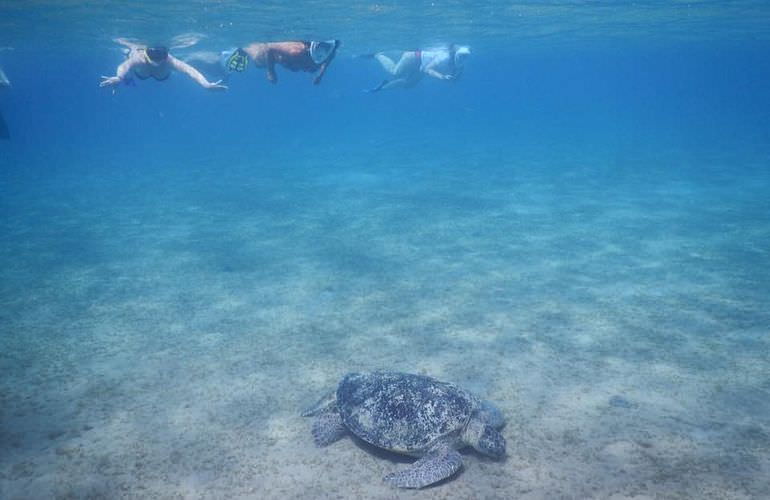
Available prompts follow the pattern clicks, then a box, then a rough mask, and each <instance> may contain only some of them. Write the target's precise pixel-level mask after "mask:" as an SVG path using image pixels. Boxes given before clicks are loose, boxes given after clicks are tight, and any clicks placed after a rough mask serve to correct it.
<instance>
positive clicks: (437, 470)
mask: <svg viewBox="0 0 770 500" xmlns="http://www.w3.org/2000/svg"><path fill="white" fill-rule="evenodd" d="M462 466H463V457H462V455H460V454H459V453H458V452H457V450H454V449H452V448H449V447H448V446H442V447H440V448H438V449H436V450H434V451H432V452H430V453H428V454H427V455H425V456H424V457H422V458H421V459H419V460H418V461H416V462H415V463H413V464H412V466H411V467H409V468H408V469H405V470H402V471H401V472H394V473H392V474H388V475H387V476H385V478H384V481H385V482H386V483H388V484H390V485H391V486H398V487H399V488H424V487H425V486H428V485H430V484H433V483H436V482H438V481H441V480H442V479H446V478H448V477H449V476H451V475H452V474H454V473H455V472H457V471H458V470H460V468H461V467H462Z"/></svg>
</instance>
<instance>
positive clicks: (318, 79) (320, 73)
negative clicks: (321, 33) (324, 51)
mask: <svg viewBox="0 0 770 500" xmlns="http://www.w3.org/2000/svg"><path fill="white" fill-rule="evenodd" d="M338 45H339V42H335V46H334V52H332V55H330V56H329V59H327V60H326V61H324V62H323V64H321V69H320V71H318V75H316V77H315V78H314V79H313V85H318V84H319V83H321V78H323V77H324V73H326V68H328V67H329V65H330V64H331V63H332V61H333V60H334V57H335V56H336V55H337V46H338Z"/></svg>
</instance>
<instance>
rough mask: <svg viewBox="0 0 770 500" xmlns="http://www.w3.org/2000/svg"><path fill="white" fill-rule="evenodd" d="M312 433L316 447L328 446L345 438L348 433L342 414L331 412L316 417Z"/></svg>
mask: <svg viewBox="0 0 770 500" xmlns="http://www.w3.org/2000/svg"><path fill="white" fill-rule="evenodd" d="M312 432H313V441H315V444H316V446H327V445H330V444H332V443H333V442H335V441H337V440H338V439H340V438H341V437H342V436H344V435H345V432H346V431H345V426H344V425H342V417H340V414H339V413H337V412H336V411H333V412H331V411H330V412H327V413H321V414H320V415H318V416H317V417H316V419H315V422H313V431H312Z"/></svg>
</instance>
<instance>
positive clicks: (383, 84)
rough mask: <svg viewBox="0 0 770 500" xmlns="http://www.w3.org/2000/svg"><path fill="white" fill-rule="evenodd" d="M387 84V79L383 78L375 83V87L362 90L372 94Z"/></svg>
mask: <svg viewBox="0 0 770 500" xmlns="http://www.w3.org/2000/svg"><path fill="white" fill-rule="evenodd" d="M387 84H388V81H387V80H383V81H382V83H381V84H379V85H377V86H376V87H374V88H372V89H364V92H366V93H367V94H372V93H374V92H379V91H380V90H382V88H383V87H384V86H385V85H387Z"/></svg>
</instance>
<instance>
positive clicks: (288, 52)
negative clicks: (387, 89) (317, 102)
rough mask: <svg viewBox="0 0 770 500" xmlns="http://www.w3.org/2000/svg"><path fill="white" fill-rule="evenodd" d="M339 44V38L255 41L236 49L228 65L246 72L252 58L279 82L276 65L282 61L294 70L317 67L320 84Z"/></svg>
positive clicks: (231, 69) (271, 79)
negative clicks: (321, 40)
mask: <svg viewBox="0 0 770 500" xmlns="http://www.w3.org/2000/svg"><path fill="white" fill-rule="evenodd" d="M339 46H340V41H339V40H327V41H325V42H316V41H313V42H304V41H292V42H266V43H260V42H254V43H252V44H249V45H247V46H246V47H243V48H238V49H235V50H234V51H233V52H232V53H231V54H230V56H229V57H227V58H226V60H225V66H226V68H227V70H228V71H237V72H242V71H244V70H245V69H246V67H247V66H248V63H249V60H251V61H253V62H254V66H256V67H257V68H267V79H268V81H270V83H276V82H277V81H278V76H276V73H275V65H276V63H278V64H280V65H281V66H283V67H284V68H286V69H288V70H290V71H306V72H308V73H315V72H316V71H317V72H318V74H317V75H316V76H315V78H313V83H314V84H315V85H318V84H319V83H321V78H323V76H324V73H326V69H327V68H328V67H329V64H331V62H332V60H333V59H334V56H335V55H336V54H337V48H338V47H339Z"/></svg>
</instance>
